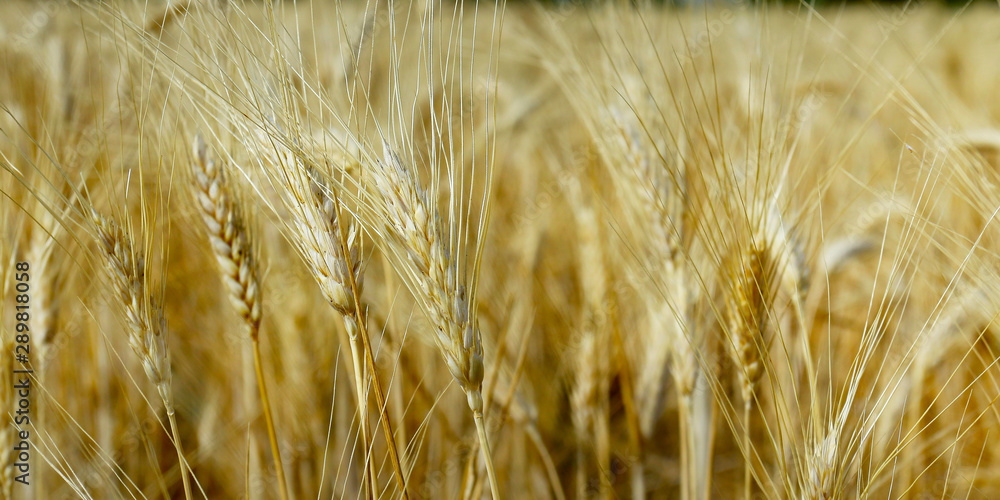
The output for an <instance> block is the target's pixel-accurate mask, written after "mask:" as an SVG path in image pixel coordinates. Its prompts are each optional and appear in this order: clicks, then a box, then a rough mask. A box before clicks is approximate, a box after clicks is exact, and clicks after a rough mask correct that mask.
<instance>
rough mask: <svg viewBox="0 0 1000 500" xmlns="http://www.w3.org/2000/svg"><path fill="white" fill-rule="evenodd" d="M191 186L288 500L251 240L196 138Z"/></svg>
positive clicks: (219, 168)
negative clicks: (242, 337)
mask: <svg viewBox="0 0 1000 500" xmlns="http://www.w3.org/2000/svg"><path fill="white" fill-rule="evenodd" d="M191 167H192V173H193V174H194V175H193V176H192V177H193V179H192V181H193V182H192V183H191V187H192V189H193V191H194V196H195V198H196V199H197V205H198V207H199V208H200V209H201V210H200V212H201V218H202V220H203V221H204V222H205V228H206V233H207V234H208V240H209V243H210V244H211V247H212V252H213V253H214V254H215V260H216V262H217V263H218V265H219V266H218V267H219V274H220V275H221V276H222V281H223V283H224V284H225V286H226V290H227V291H228V292H229V300H230V302H231V303H232V304H233V307H235V308H236V311H237V312H238V313H239V314H240V316H241V317H242V318H243V321H244V322H245V323H246V325H247V327H248V329H249V333H250V340H251V342H252V348H253V359H254V372H255V373H256V377H257V389H258V391H259V392H260V401H261V405H262V406H263V410H264V420H265V422H266V424H267V437H268V440H269V441H270V444H271V457H272V459H273V460H274V470H275V473H276V475H277V477H278V493H279V494H280V495H281V498H282V499H283V500H287V499H288V486H287V482H286V480H285V468H284V466H283V464H282V462H281V450H280V449H279V447H278V435H277V432H276V430H275V426H274V416H273V414H272V413H271V403H270V398H268V393H267V384H266V383H265V380H264V369H263V361H262V358H261V355H260V335H259V333H260V320H261V296H260V294H261V290H260V279H259V276H260V270H259V269H258V265H257V258H256V252H255V249H254V247H253V244H252V242H253V238H252V237H251V234H250V231H249V230H248V228H247V226H246V223H245V220H244V218H243V216H242V210H241V209H240V206H239V204H238V203H237V200H236V198H235V197H234V192H233V189H232V187H231V186H230V185H229V184H228V179H227V178H226V173H225V172H224V171H223V165H221V164H219V163H217V162H216V161H215V160H214V159H213V158H209V156H208V148H207V146H206V144H205V141H204V140H202V138H201V137H196V138H195V142H194V161H193V162H191Z"/></svg>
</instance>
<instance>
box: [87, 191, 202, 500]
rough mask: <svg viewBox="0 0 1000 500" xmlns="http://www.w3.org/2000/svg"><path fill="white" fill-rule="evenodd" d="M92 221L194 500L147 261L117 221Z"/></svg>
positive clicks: (115, 295) (131, 337) (188, 493)
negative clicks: (167, 423)
mask: <svg viewBox="0 0 1000 500" xmlns="http://www.w3.org/2000/svg"><path fill="white" fill-rule="evenodd" d="M90 222H91V223H92V225H93V229H94V236H95V237H96V239H97V243H98V247H99V248H100V253H101V256H102V257H103V259H102V260H103V261H104V267H105V271H106V272H107V276H108V281H109V283H110V285H111V290H112V299H113V300H114V301H115V303H114V304H113V306H115V308H117V309H118V311H119V314H120V316H121V318H122V319H123V322H124V324H125V327H126V328H125V333H126V335H128V343H129V346H130V347H131V348H132V350H133V351H134V352H135V354H136V355H137V356H138V357H139V361H140V362H141V363H142V367H143V370H144V371H145V372H146V377H148V378H149V380H150V382H152V383H153V385H155V386H156V390H157V392H158V393H159V395H160V400H161V401H162V402H163V407H164V409H165V410H166V412H167V418H168V419H169V421H170V428H171V433H172V434H173V441H174V447H175V448H176V450H177V459H178V461H179V467H180V470H181V479H182V481H183V483H184V495H185V498H186V499H187V500H191V483H190V480H189V478H188V469H187V461H186V460H185V458H184V449H183V447H182V446H181V440H180V433H179V430H178V426H177V417H176V415H175V414H174V398H173V387H172V382H171V379H172V377H171V371H170V353H169V351H167V344H166V321H165V320H164V318H163V309H162V307H161V306H160V304H159V302H158V301H156V299H154V297H153V296H152V295H150V294H149V292H148V287H147V283H146V271H145V267H146V263H145V259H144V258H143V256H142V254H141V253H139V252H138V251H137V250H136V247H135V245H134V242H133V239H132V237H131V235H130V234H129V233H128V232H127V231H125V230H124V229H122V227H121V226H120V225H119V224H118V222H117V221H115V220H114V219H112V218H110V217H105V216H103V215H101V214H99V213H98V212H97V211H96V210H94V209H91V210H90Z"/></svg>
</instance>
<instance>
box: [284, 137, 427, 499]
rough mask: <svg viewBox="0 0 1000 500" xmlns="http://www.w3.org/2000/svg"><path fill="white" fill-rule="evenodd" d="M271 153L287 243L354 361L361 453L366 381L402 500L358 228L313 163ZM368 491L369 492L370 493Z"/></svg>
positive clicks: (371, 471) (400, 473) (397, 455)
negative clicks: (335, 316)
mask: <svg viewBox="0 0 1000 500" xmlns="http://www.w3.org/2000/svg"><path fill="white" fill-rule="evenodd" d="M272 152H273V153H275V154H274V157H273V158H271V160H270V161H271V163H272V164H273V165H275V166H277V167H278V176H279V177H280V180H281V188H280V189H281V191H282V195H281V196H282V200H283V201H284V202H285V203H286V208H287V209H288V210H289V212H291V214H292V215H293V217H292V222H291V223H290V224H288V230H289V232H290V236H291V240H292V243H293V244H294V245H295V247H296V249H297V250H298V252H299V254H300V255H301V256H302V259H303V261H305V263H306V266H307V267H308V268H309V270H310V272H311V274H312V275H313V277H314V278H315V280H316V282H317V284H318V285H319V287H320V291H321V292H322V293H323V296H324V297H325V298H326V300H327V302H328V303H329V304H330V305H331V306H332V307H333V308H334V310H336V311H337V312H338V313H339V314H340V316H341V318H342V319H343V321H344V327H345V330H346V331H347V334H348V339H349V343H350V347H351V355H352V360H353V365H354V380H355V390H356V393H357V398H358V408H359V411H360V412H361V419H360V421H361V426H362V428H361V430H362V437H363V439H364V441H365V443H366V446H365V449H366V457H367V456H368V450H369V449H370V446H369V445H368V443H369V439H370V437H369V435H368V433H369V429H368V423H367V417H366V413H367V396H366V395H367V393H368V391H367V389H366V386H367V384H368V383H370V389H371V392H372V394H373V395H374V396H375V403H376V405H377V406H378V414H379V422H380V423H381V427H382V431H383V434H384V435H385V440H386V443H387V449H388V454H389V461H390V463H391V464H392V467H393V473H394V475H395V477H396V483H397V486H398V487H399V489H400V495H401V496H402V497H403V498H408V497H409V493H408V492H407V488H406V476H405V474H404V473H403V468H402V462H401V460H400V453H399V450H398V448H397V446H396V441H395V438H394V436H395V434H394V431H393V426H392V421H391V420H390V418H389V415H388V411H387V408H386V400H385V392H384V390H383V389H382V386H381V383H380V381H379V379H378V376H377V373H376V369H375V356H374V353H373V349H372V345H371V339H370V336H369V335H368V329H367V321H366V315H365V309H364V307H363V306H362V301H361V292H362V289H363V286H364V273H363V263H362V261H361V249H360V238H361V235H360V232H359V229H358V226H357V224H356V221H355V219H354V218H353V217H348V218H346V221H345V218H344V217H343V215H342V212H345V210H343V209H342V207H341V203H340V197H339V196H337V192H336V191H335V190H334V188H333V187H331V186H330V185H329V183H328V182H327V180H326V179H325V178H324V177H323V174H321V173H320V172H319V171H318V170H317V169H316V168H315V167H314V166H312V165H311V164H307V162H306V161H304V160H302V159H300V158H299V157H297V156H296V155H295V153H293V152H292V151H291V150H289V149H286V148H277V149H275V150H273V151H272ZM368 372H370V376H368ZM366 462H367V463H368V465H366V469H367V470H368V472H367V474H366V475H367V476H368V483H369V484H370V485H371V486H372V489H374V487H375V480H374V478H375V476H376V474H375V471H374V463H373V461H372V460H370V459H366ZM372 494H373V495H374V494H375V493H374V491H373V493H372Z"/></svg>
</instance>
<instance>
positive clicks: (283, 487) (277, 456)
mask: <svg viewBox="0 0 1000 500" xmlns="http://www.w3.org/2000/svg"><path fill="white" fill-rule="evenodd" d="M253 367H254V372H255V373H256V374H257V389H258V391H259V392H260V404H261V406H263V410H264V421H265V423H266V424H267V439H268V441H270V443H271V456H272V457H273V458H274V468H275V474H276V475H277V476H278V494H279V495H280V496H281V498H282V500H288V485H287V483H286V481H285V468H284V467H283V465H282V463H281V452H280V449H279V447H278V434H277V432H276V431H275V428H274V417H273V416H272V415H271V400H270V398H269V397H268V395H267V383H266V382H265V381H264V362H263V360H262V359H261V355H260V340H259V339H258V338H257V336H256V335H254V336H253Z"/></svg>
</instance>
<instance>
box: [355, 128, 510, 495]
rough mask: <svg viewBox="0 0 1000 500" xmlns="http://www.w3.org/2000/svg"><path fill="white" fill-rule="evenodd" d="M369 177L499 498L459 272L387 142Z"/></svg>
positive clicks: (475, 340) (478, 358)
mask: <svg viewBox="0 0 1000 500" xmlns="http://www.w3.org/2000/svg"><path fill="white" fill-rule="evenodd" d="M372 173H373V174H374V175H373V177H374V181H375V189H376V191H377V193H378V196H379V199H380V202H379V207H380V209H381V212H382V213H380V214H379V217H380V218H381V219H382V222H383V223H384V224H385V226H386V227H385V228H384V230H385V231H386V234H385V236H387V237H388V240H389V241H388V244H389V251H390V252H392V253H394V254H396V256H397V258H398V260H399V263H400V264H401V271H402V272H403V274H404V279H405V280H406V282H407V285H408V286H409V288H410V291H411V293H413V295H414V296H415V297H416V299H417V300H418V301H419V302H420V304H421V306H422V309H423V310H424V314H426V315H427V319H428V320H429V321H430V323H431V325H432V326H433V327H434V332H435V335H434V336H433V338H434V343H435V345H436V346H437V347H438V350H439V351H440V352H441V355H442V356H443V357H444V360H445V364H446V365H447V366H448V371H449V372H450V373H451V375H452V377H454V378H455V380H456V381H457V382H458V384H459V386H461V388H462V390H463V391H464V392H465V395H466V399H467V401H468V404H469V409H470V410H472V415H473V418H474V419H475V421H476V430H477V432H478V434H479V441H480V445H481V447H482V449H483V456H484V460H485V462H486V471H487V473H488V474H489V479H490V489H491V491H492V494H493V498H497V499H498V498H501V497H500V487H499V483H498V481H497V477H496V470H495V468H494V465H493V457H492V451H491V449H490V442H489V436H488V435H487V432H486V425H485V423H484V418H483V395H482V390H483V372H484V367H483V344H482V334H481V333H480V331H479V325H478V323H477V321H476V319H475V314H474V311H473V310H472V305H471V304H470V303H469V300H468V295H467V291H466V285H465V283H464V282H461V281H460V278H459V276H464V273H463V272H462V270H461V269H459V266H460V264H459V263H458V261H457V260H456V259H454V257H453V256H452V254H451V251H450V249H449V244H448V240H447V235H446V233H445V231H444V226H443V223H442V221H441V217H440V215H439V214H438V211H437V208H436V207H435V206H434V204H433V203H431V202H430V200H429V199H428V196H427V193H426V192H425V191H424V190H423V189H422V188H421V187H420V182H419V180H418V179H417V178H416V177H415V176H414V174H413V172H411V171H410V170H409V169H407V168H406V167H405V166H404V165H403V162H402V161H401V160H400V158H399V157H398V156H397V155H396V153H395V152H393V151H392V149H391V148H390V147H389V145H388V144H386V143H383V161H382V162H379V163H378V165H377V168H375V169H373V170H372Z"/></svg>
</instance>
